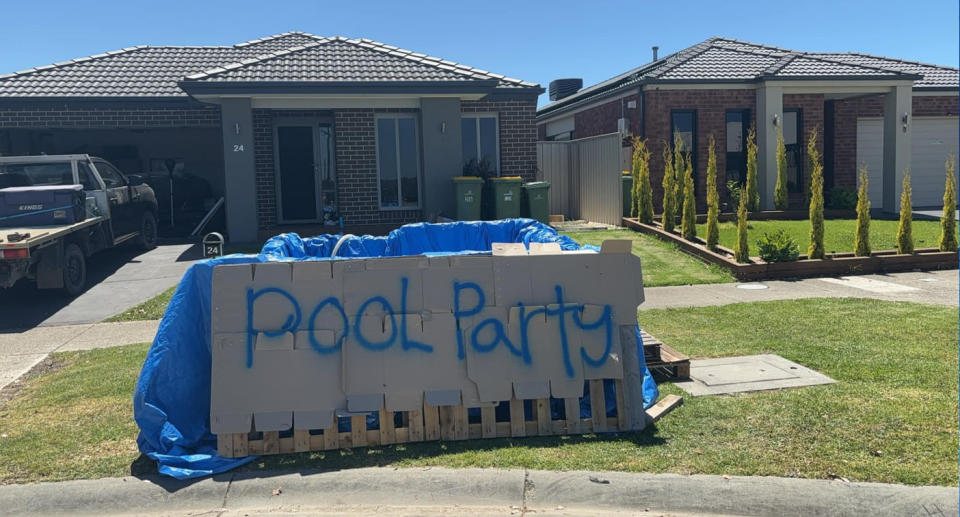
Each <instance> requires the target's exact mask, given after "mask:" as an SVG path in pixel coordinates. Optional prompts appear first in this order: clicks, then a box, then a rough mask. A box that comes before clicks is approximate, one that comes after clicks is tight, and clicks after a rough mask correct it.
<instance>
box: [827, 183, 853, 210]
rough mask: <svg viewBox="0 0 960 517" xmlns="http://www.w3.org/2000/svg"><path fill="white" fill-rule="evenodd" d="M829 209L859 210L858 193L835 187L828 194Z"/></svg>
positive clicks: (848, 188) (846, 188) (847, 188)
mask: <svg viewBox="0 0 960 517" xmlns="http://www.w3.org/2000/svg"><path fill="white" fill-rule="evenodd" d="M827 208H832V209H834V210H853V209H855V208H857V191H856V190H854V189H852V188H850V187H833V188H832V189H830V191H829V192H827Z"/></svg>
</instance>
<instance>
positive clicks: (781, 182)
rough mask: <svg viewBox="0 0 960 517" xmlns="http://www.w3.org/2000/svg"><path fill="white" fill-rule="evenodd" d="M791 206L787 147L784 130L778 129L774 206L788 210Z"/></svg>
mask: <svg viewBox="0 0 960 517" xmlns="http://www.w3.org/2000/svg"><path fill="white" fill-rule="evenodd" d="M789 204H790V201H789V198H788V197H787V146H786V145H784V143H783V130H782V129H780V128H779V127H777V187H776V189H775V190H774V191H773V206H774V208H776V209H777V210H786V209H787V207H788V205H789Z"/></svg>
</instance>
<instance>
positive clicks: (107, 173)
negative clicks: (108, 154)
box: [96, 161, 127, 188]
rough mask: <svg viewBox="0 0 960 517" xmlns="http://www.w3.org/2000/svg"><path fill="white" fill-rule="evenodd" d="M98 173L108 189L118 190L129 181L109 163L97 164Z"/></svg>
mask: <svg viewBox="0 0 960 517" xmlns="http://www.w3.org/2000/svg"><path fill="white" fill-rule="evenodd" d="M96 166H97V172H99V173H100V179H102V180H103V184H104V185H105V186H106V187H107V188H117V187H122V186H124V185H126V184H127V181H126V180H125V179H123V175H122V174H120V171H118V170H117V169H116V168H114V167H113V165H110V164H109V163H107V162H99V161H98V162H97V163H96Z"/></svg>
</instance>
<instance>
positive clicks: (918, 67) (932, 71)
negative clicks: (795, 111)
mask: <svg viewBox="0 0 960 517" xmlns="http://www.w3.org/2000/svg"><path fill="white" fill-rule="evenodd" d="M811 55H812V56H816V57H824V58H827V59H832V60H834V61H842V62H844V63H852V64H856V65H865V66H875V67H879V68H886V69H888V70H898V71H900V72H905V73H908V74H917V75H920V76H923V78H922V79H919V80H917V81H916V82H914V86H915V87H918V88H957V87H958V84H960V70H958V69H956V68H953V67H949V66H941V65H932V64H928V63H919V62H917V61H907V60H903V59H894V58H889V57H882V56H871V55H870V54H861V53H859V52H846V53H842V54H841V53H822V54H811Z"/></svg>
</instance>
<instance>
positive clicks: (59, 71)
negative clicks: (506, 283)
mask: <svg viewBox="0 0 960 517" xmlns="http://www.w3.org/2000/svg"><path fill="white" fill-rule="evenodd" d="M542 92H543V89H542V88H540V86H539V85H537V84H533V83H529V82H525V81H521V80H519V79H512V78H509V77H505V76H503V75H499V74H494V73H491V72H487V71H484V70H479V69H476V68H472V67H469V66H465V65H461V64H458V63H454V62H451V61H446V60H443V59H440V58H434V57H430V56H427V55H424V54H420V53H416V52H411V51H408V50H403V49H399V48H397V47H394V46H391V45H386V44H383V43H378V42H374V41H371V40H367V39H348V38H344V37H330V38H325V37H319V36H314V35H311V34H306V33H302V32H290V33H284V34H279V35H276V36H271V37H267V38H262V39H258V40H253V41H248V42H244V43H239V44H236V45H232V46H197V47H185V46H139V47H131V48H126V49H122V50H118V51H114V52H107V53H105V54H99V55H95V56H90V57H85V58H80V59H75V60H72V61H66V62H62V63H55V64H53V65H47V66H41V67H37V68H34V69H30V70H25V71H22V72H16V73H13V74H9V75H6V76H0V155H10V154H39V153H47V154H59V153H67V152H74V153H75V152H86V153H89V154H95V155H99V156H103V157H104V158H107V159H108V160H110V161H112V162H114V163H116V164H117V165H118V166H119V167H120V168H121V169H123V170H124V171H125V172H128V173H135V172H141V171H159V172H164V171H166V172H169V173H171V174H174V175H176V174H182V175H186V176H190V177H193V178H199V180H198V181H197V184H201V183H202V184H205V185H207V186H208V187H206V188H208V189H209V192H208V193H207V194H206V199H205V202H204V207H208V206H209V205H210V204H212V200H214V199H216V198H219V197H220V196H224V197H225V200H226V203H225V214H226V228H227V231H228V233H229V238H230V239H231V240H232V241H235V242H253V241H256V240H262V239H263V238H264V237H266V236H268V235H272V234H275V233H278V232H281V231H291V230H296V231H303V232H309V233H318V232H326V231H329V228H324V226H330V225H332V224H335V223H338V222H339V221H340V220H342V221H343V223H344V224H345V225H346V226H347V227H348V230H350V231H355V232H359V231H383V230H385V229H388V228H390V227H394V226H397V225H400V224H404V223H408V222H415V221H422V220H429V219H432V218H433V217H435V216H436V215H440V214H443V215H452V213H453V207H454V203H453V192H452V186H451V182H450V179H451V178H452V177H454V176H458V175H460V174H461V172H462V170H463V166H464V164H465V163H467V162H469V161H470V160H471V159H482V158H486V159H488V160H489V162H490V163H491V164H493V167H494V169H495V171H496V173H497V174H499V175H503V176H522V177H524V178H525V179H528V180H532V179H533V178H534V176H535V174H536V124H535V113H536V102H537V101H536V99H537V96H538V95H539V94H540V93H542ZM174 194H175V196H174V199H175V201H174V203H173V205H172V208H171V209H170V210H171V212H172V213H173V214H174V215H176V213H177V212H178V211H179V210H181V209H184V208H183V206H182V205H181V202H179V201H176V194H177V189H176V187H174ZM161 197H162V196H161Z"/></svg>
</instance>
